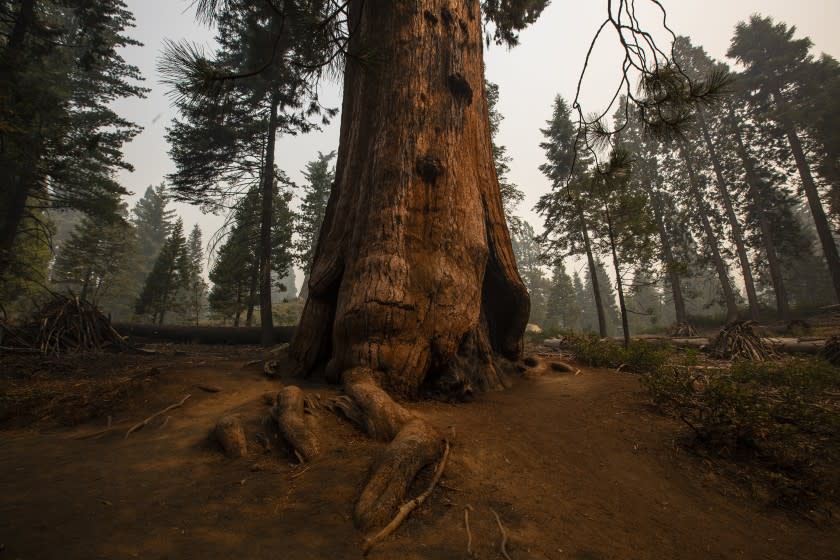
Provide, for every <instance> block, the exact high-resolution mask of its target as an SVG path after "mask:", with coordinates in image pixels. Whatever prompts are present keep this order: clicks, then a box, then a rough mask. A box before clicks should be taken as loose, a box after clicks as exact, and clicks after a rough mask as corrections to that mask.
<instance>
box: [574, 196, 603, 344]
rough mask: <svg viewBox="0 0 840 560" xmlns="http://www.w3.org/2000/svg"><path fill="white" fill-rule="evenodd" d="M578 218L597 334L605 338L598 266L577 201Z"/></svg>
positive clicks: (581, 210) (584, 219)
mask: <svg viewBox="0 0 840 560" xmlns="http://www.w3.org/2000/svg"><path fill="white" fill-rule="evenodd" d="M577 210H578V219H579V220H580V223H581V228H580V229H581V233H582V234H583V248H584V249H585V250H586V263H587V265H588V266H589V278H590V281H591V282H592V294H593V297H594V298H595V311H596V312H597V313H598V334H600V335H601V338H607V334H608V333H607V316H606V313H605V311H604V300H603V298H602V297H601V281H600V280H598V268H597V267H596V266H595V257H594V256H593V254H592V243H591V242H590V241H589V229H588V228H587V227H586V218H585V216H584V215H583V209H582V208H581V207H580V203H578V208H577Z"/></svg>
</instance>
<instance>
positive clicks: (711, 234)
mask: <svg viewBox="0 0 840 560" xmlns="http://www.w3.org/2000/svg"><path fill="white" fill-rule="evenodd" d="M680 153H681V154H682V158H683V161H684V162H685V167H686V170H687V171H688V183H689V189H690V190H691V194H692V196H693V197H694V202H695V204H697V213H698V215H699V216H700V222H701V223H702V224H703V232H704V233H705V235H706V243H707V244H708V247H709V251H711V253H712V263H713V264H714V266H715V270H716V271H717V275H718V279H719V280H720V288H721V290H722V291H723V299H724V302H725V303H726V322H727V323H729V322H731V321H734V320H735V319H737V318H738V305H737V304H736V303H735V292H734V291H733V290H732V284H731V283H730V282H729V273H728V272H727V271H726V263H725V262H724V260H723V257H722V256H721V254H720V247H719V245H718V239H717V235H715V230H714V229H713V228H712V224H711V222H709V215H708V214H707V213H706V203H705V201H704V200H703V195H702V193H701V192H700V183H699V181H698V180H697V172H696V171H695V170H694V163H693V162H692V161H691V156H689V153H688V146H687V145H686V142H685V140H683V141H682V142H681V143H680Z"/></svg>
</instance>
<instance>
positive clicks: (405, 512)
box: [362, 442, 449, 554]
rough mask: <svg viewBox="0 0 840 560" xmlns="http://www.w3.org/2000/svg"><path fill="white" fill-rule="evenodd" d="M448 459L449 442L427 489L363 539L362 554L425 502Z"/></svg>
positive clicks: (446, 443) (395, 528)
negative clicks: (380, 528) (377, 529)
mask: <svg viewBox="0 0 840 560" xmlns="http://www.w3.org/2000/svg"><path fill="white" fill-rule="evenodd" d="M448 458H449V442H445V448H444V450H443V458H442V459H441V460H440V463H438V466H437V469H435V476H434V478H432V482H431V483H430V484H429V486H428V488H426V490H425V491H424V492H423V493H422V494H420V495H419V496H417V497H416V498H414V499H413V500H409V501H407V502H406V503H404V504H403V505H402V506H400V509H399V511H397V515H396V516H395V517H394V518H393V519H392V520H391V522H390V523H388V524H387V525H386V526H385V527H384V528H382V530H381V531H379V532H378V533H376V534H375V535H372V536H370V537H368V538H366V539H365V542H364V544H363V545H362V553H363V554H367V553H368V552H370V549H371V548H373V546H374V545H375V544H376V543H378V542H379V541H381V540H382V539H384V538H386V537H387V536H388V535H390V534H391V533H393V532H394V531H396V530H397V528H399V526H400V524H402V522H403V521H405V519H406V518H407V517H408V516H409V514H410V513H411V512H412V511H414V510H415V509H417V508H418V507H419V506H420V505H421V504H422V503H423V502H425V501H426V498H428V497H429V495H430V494H431V493H432V490H434V489H435V486H436V485H437V483H438V482H439V481H440V477H441V476H442V475H443V471H444V469H446V460H447V459H448Z"/></svg>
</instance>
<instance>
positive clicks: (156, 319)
mask: <svg viewBox="0 0 840 560" xmlns="http://www.w3.org/2000/svg"><path fill="white" fill-rule="evenodd" d="M191 269H192V263H191V262H190V255H189V254H188V252H187V240H186V239H185V238H184V222H183V221H182V220H181V218H178V219H177V220H176V221H175V225H174V226H173V227H172V231H171V232H170V234H169V237H167V238H166V241H165V242H164V244H163V247H162V248H161V250H160V254H159V255H158V257H157V259H156V260H155V264H154V266H153V267H152V271H151V272H150V273H149V275H148V276H147V277H146V282H145V284H144V286H143V291H142V292H141V293H140V297H139V298H138V299H137V303H136V305H135V311H136V313H137V314H138V315H147V316H149V317H150V318H151V321H152V323H157V324H159V325H162V324H163V322H164V319H165V317H166V313H167V312H169V311H174V312H179V311H182V309H183V301H181V300H180V298H178V294H179V291H181V290H187V289H188V281H189V278H190V272H191Z"/></svg>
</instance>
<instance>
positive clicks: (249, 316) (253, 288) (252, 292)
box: [245, 256, 260, 327]
mask: <svg viewBox="0 0 840 560" xmlns="http://www.w3.org/2000/svg"><path fill="white" fill-rule="evenodd" d="M257 258H258V259H259V256H258V257H257ZM259 270H260V263H259V260H257V261H256V262H254V263H252V265H251V284H250V285H249V286H248V309H247V310H246V312H245V326H247V327H250V326H251V325H252V324H253V322H254V306H255V305H256V303H257V284H258V281H259Z"/></svg>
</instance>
